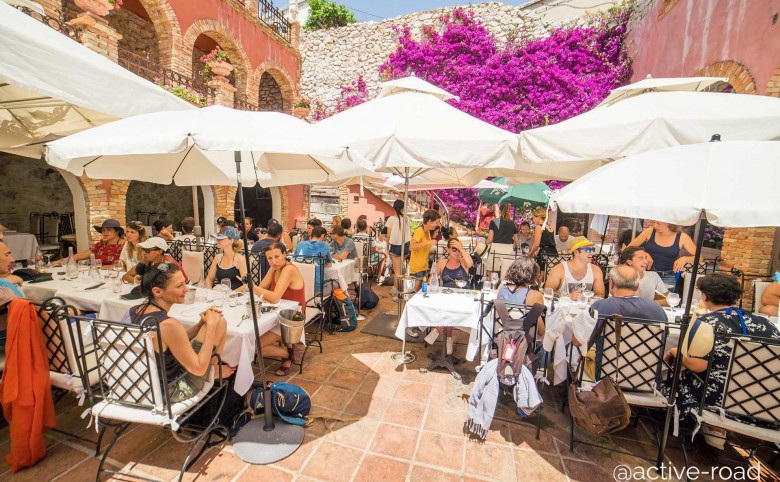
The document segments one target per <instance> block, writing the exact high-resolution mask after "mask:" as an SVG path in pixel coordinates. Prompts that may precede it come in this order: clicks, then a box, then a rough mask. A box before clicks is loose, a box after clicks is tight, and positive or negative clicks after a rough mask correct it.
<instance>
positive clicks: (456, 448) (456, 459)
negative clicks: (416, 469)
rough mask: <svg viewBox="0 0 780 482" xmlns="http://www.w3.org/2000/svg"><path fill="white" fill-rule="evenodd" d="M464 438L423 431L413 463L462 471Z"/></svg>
mask: <svg viewBox="0 0 780 482" xmlns="http://www.w3.org/2000/svg"><path fill="white" fill-rule="evenodd" d="M465 446H466V438H465V437H463V436H461V437H453V436H451V435H445V434H442V433H435V432H427V431H424V432H423V433H422V435H421V436H420V445H419V447H418V449H417V454H416V455H415V457H414V460H415V462H422V463H425V464H430V465H437V466H440V467H444V468H447V469H450V470H457V471H460V470H462V468H463V467H462V464H463V450H464V448H465Z"/></svg>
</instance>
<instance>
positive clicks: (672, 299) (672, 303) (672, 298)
mask: <svg viewBox="0 0 780 482" xmlns="http://www.w3.org/2000/svg"><path fill="white" fill-rule="evenodd" d="M666 304H668V305H669V307H670V308H672V309H674V308H675V307H676V306H677V305H678V304H680V295H678V294H677V293H674V292H670V293H669V294H667V295H666Z"/></svg>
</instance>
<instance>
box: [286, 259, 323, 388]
mask: <svg viewBox="0 0 780 482" xmlns="http://www.w3.org/2000/svg"><path fill="white" fill-rule="evenodd" d="M290 259H291V261H292V262H293V264H294V265H295V266H296V267H297V268H298V270H299V271H300V272H301V276H303V280H304V288H305V294H306V322H305V325H304V331H305V336H306V347H305V348H304V349H303V353H302V354H301V360H300V363H296V364H297V365H299V366H300V371H299V373H303V363H304V360H305V359H306V354H307V353H308V352H309V348H310V347H311V346H312V345H316V346H317V347H318V348H319V349H320V353H322V337H323V333H324V331H325V321H326V319H325V313H327V311H326V310H327V306H326V300H325V296H324V294H323V292H324V287H325V268H324V258H323V257H322V256H300V255H299V256H291V257H290ZM318 264H322V265H323V267H322V268H320V269H318ZM318 276H319V278H320V286H321V287H322V288H323V289H321V290H320V291H319V292H317V291H316V289H315V286H316V277H318ZM312 328H314V331H312Z"/></svg>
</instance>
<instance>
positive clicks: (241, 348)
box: [24, 279, 306, 395]
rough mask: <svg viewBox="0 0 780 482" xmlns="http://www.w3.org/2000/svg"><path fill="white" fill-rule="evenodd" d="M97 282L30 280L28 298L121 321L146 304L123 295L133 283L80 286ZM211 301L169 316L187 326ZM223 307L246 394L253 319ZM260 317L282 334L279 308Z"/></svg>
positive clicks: (229, 352) (289, 304)
mask: <svg viewBox="0 0 780 482" xmlns="http://www.w3.org/2000/svg"><path fill="white" fill-rule="evenodd" d="M94 284H95V282H94V281H92V280H87V279H81V280H77V281H68V280H52V281H47V282H45V283H34V284H30V283H26V284H25V285H24V293H25V296H26V297H28V298H29V299H31V300H33V301H35V302H38V303H41V302H43V301H44V300H46V299H48V298H51V297H52V296H59V297H60V298H62V299H64V300H65V302H66V303H68V304H70V305H72V306H74V307H76V308H78V309H80V310H84V311H94V312H98V318H100V319H103V320H109V321H121V320H122V318H123V317H124V316H125V314H126V313H127V311H128V310H129V309H130V308H132V307H133V306H136V305H138V304H141V303H143V300H142V299H138V300H125V299H122V298H121V295H122V294H125V293H128V292H129V291H130V290H131V289H132V285H122V293H114V292H113V291H112V290H111V288H110V287H108V285H104V286H106V288H103V287H101V288H100V289H96V290H90V291H82V290H81V289H80V287H82V288H83V287H85V286H92V285H94ZM211 304H212V303H209V302H196V303H194V304H191V305H185V304H177V305H173V308H171V311H170V312H169V315H171V317H173V318H176V319H177V320H179V321H181V322H182V324H183V325H184V326H185V327H190V326H192V325H194V324H196V323H197V322H198V320H199V319H200V313H201V312H202V311H203V310H205V309H206V308H208V307H209V306H211ZM296 306H297V302H294V301H287V300H281V302H280V303H279V309H288V308H290V309H292V308H295V307H296ZM220 310H222V313H223V314H224V315H225V319H226V320H227V339H226V340H225V347H224V349H223V351H222V360H223V361H224V362H225V363H227V364H228V365H231V366H235V367H237V368H236V383H235V390H236V393H239V394H241V395H243V394H244V393H246V392H247V391H248V390H249V388H250V387H251V385H252V382H253V381H254V372H253V370H252V361H253V360H254V353H255V347H256V343H255V331H254V329H253V328H252V322H251V321H250V320H244V321H243V322H242V321H241V317H242V316H243V315H244V314H245V313H246V305H244V304H240V305H239V306H234V307H230V306H228V305H227V303H225V305H224V306H222V307H221V308H220ZM258 316H259V318H258V328H259V331H260V335H263V334H264V333H266V332H267V331H269V330H270V331H273V332H274V333H277V334H279V333H280V329H279V320H278V318H279V315H278V310H274V311H271V312H268V313H262V314H260V313H258ZM301 342H302V343H305V342H306V338H305V334H302V335H301Z"/></svg>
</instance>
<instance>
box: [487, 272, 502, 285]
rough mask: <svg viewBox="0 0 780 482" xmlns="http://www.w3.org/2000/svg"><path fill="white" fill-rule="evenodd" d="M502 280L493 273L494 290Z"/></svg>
mask: <svg viewBox="0 0 780 482" xmlns="http://www.w3.org/2000/svg"><path fill="white" fill-rule="evenodd" d="M500 280H501V277H500V276H499V274H498V273H497V272H495V271H494V272H493V275H492V276H491V277H490V281H491V284H492V285H493V289H496V287H497V286H498V282H499V281H500Z"/></svg>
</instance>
